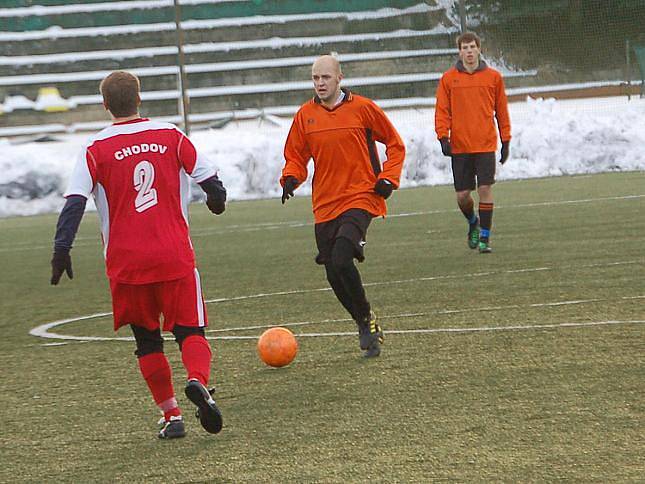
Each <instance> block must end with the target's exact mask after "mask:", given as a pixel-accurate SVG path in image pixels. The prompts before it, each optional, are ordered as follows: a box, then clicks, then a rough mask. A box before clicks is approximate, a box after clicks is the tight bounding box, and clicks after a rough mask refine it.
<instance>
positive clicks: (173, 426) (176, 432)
mask: <svg viewBox="0 0 645 484" xmlns="http://www.w3.org/2000/svg"><path fill="white" fill-rule="evenodd" d="M160 424H161V425H163V427H161V430H160V431H159V438H160V439H179V438H181V437H185V436H186V428H185V427H184V419H183V417H182V416H181V415H179V416H172V417H170V420H165V419H163V418H162V419H161V420H160Z"/></svg>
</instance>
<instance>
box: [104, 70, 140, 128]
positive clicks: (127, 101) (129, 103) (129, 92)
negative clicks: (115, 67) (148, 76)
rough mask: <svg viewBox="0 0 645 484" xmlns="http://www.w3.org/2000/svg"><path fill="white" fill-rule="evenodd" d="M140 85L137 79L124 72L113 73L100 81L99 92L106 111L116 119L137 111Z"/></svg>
mask: <svg viewBox="0 0 645 484" xmlns="http://www.w3.org/2000/svg"><path fill="white" fill-rule="evenodd" d="M140 88H141V84H140V82H139V78H138V77H137V76H135V75H134V74H130V73H129V72H125V71H114V72H113V73H112V74H110V75H109V76H107V77H106V78H105V79H103V80H102V81H101V85H100V87H99V90H100V91H101V95H102V96H103V101H104V102H105V106H106V107H107V108H108V110H109V111H110V112H111V113H112V115H114V116H115V117H117V118H123V117H126V116H132V115H133V114H137V112H138V111H139V103H140V102H141V98H140V97H139V92H140Z"/></svg>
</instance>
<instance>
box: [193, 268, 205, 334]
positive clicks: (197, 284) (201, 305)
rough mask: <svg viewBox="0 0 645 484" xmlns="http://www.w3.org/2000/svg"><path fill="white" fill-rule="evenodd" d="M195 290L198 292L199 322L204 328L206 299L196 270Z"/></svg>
mask: <svg viewBox="0 0 645 484" xmlns="http://www.w3.org/2000/svg"><path fill="white" fill-rule="evenodd" d="M195 289H196V290H197V318H198V319H197V321H198V323H199V326H200V327H203V326H204V324H205V323H204V299H203V297H202V283H201V280H200V279H199V272H198V271H197V268H195Z"/></svg>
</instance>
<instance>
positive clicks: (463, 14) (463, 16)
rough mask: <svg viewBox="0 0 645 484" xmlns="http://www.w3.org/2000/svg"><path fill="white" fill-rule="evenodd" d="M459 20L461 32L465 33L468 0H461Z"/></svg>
mask: <svg viewBox="0 0 645 484" xmlns="http://www.w3.org/2000/svg"><path fill="white" fill-rule="evenodd" d="M459 21H460V23H461V33H462V34H463V33H464V32H465V31H466V29H467V27H466V0H459Z"/></svg>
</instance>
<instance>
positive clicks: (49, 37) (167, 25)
mask: <svg viewBox="0 0 645 484" xmlns="http://www.w3.org/2000/svg"><path fill="white" fill-rule="evenodd" d="M433 16H434V17H436V19H435V18H432V17H433ZM439 20H441V11H439V10H430V9H429V7H428V6H426V5H425V4H419V5H416V6H413V7H409V8H407V9H402V10H398V9H391V8H390V9H381V10H377V11H366V12H353V13H344V12H316V13H312V14H309V15H307V14H299V15H273V16H258V17H242V18H229V19H208V20H188V21H185V22H183V23H182V28H183V30H184V37H185V42H186V43H187V44H191V43H199V42H236V41H241V40H253V39H266V38H270V37H302V36H306V35H311V32H312V31H315V32H318V33H321V34H322V33H325V34H326V35H342V34H347V33H349V32H351V33H353V34H359V33H365V32H384V31H388V30H391V25H392V24H395V25H397V26H398V28H399V29H416V30H423V29H425V28H427V26H428V24H429V23H436V22H437V21H439ZM0 42H2V43H3V44H4V45H3V52H4V53H5V54H6V55H10V56H16V55H39V54H53V53H58V52H74V51H76V50H78V46H79V45H81V46H83V48H84V49H85V50H101V49H115V48H116V49H118V48H127V47H131V46H134V45H136V46H137V48H144V47H158V46H174V45H175V42H176V31H175V23H174V22H163V23H156V24H153V23H150V24H129V25H117V26H111V27H81V28H73V29H48V30H41V31H33V32H32V31H30V32H0Z"/></svg>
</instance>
